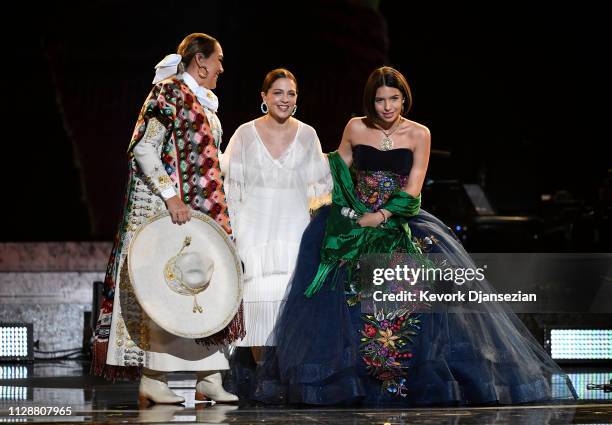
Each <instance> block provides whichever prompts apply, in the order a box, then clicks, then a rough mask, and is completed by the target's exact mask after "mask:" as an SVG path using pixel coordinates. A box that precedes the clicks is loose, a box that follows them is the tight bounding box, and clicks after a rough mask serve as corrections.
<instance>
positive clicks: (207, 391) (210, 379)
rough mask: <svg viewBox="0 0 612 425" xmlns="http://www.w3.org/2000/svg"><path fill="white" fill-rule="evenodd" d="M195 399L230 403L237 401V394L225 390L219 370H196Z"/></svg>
mask: <svg viewBox="0 0 612 425" xmlns="http://www.w3.org/2000/svg"><path fill="white" fill-rule="evenodd" d="M195 399H196V400H197V401H206V400H214V401H217V402H219V403H231V402H234V401H238V396H237V395H235V394H232V393H228V392H227V391H225V389H224V388H223V382H222V379H221V372H219V371H215V370H212V371H211V370H209V371H205V372H198V382H197V384H196V393H195Z"/></svg>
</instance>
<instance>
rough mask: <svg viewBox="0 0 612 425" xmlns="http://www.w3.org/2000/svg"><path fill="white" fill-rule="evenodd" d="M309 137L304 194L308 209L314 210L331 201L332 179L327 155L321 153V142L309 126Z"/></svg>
mask: <svg viewBox="0 0 612 425" xmlns="http://www.w3.org/2000/svg"><path fill="white" fill-rule="evenodd" d="M311 130H312V131H311V135H310V136H311V137H309V139H310V140H308V144H309V149H308V150H307V158H306V162H305V167H304V170H305V176H304V180H305V182H306V194H307V196H308V204H309V208H310V210H315V209H317V208H319V207H320V206H322V205H325V204H329V203H330V202H331V191H332V189H333V180H332V176H331V171H330V169H329V162H328V161H327V155H325V154H323V150H322V149H321V142H320V141H319V137H318V136H317V133H316V131H315V130H314V129H313V128H311Z"/></svg>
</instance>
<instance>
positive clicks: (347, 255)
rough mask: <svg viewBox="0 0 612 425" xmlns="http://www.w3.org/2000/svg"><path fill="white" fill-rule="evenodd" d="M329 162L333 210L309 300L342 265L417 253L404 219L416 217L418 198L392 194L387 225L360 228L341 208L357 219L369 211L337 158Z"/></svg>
mask: <svg viewBox="0 0 612 425" xmlns="http://www.w3.org/2000/svg"><path fill="white" fill-rule="evenodd" d="M328 159H329V166H330V168H331V173H332V177H333V179H334V190H333V192H332V207H331V212H330V214H329V217H328V219H327V225H326V228H325V238H324V239H323V245H322V247H321V263H320V264H319V269H318V271H317V274H316V276H315V278H314V279H313V281H312V283H311V284H310V285H309V286H308V288H307V289H306V291H305V292H304V294H305V295H306V296H307V297H309V298H310V297H312V296H313V295H314V294H315V293H316V292H317V291H319V289H321V286H323V282H325V279H326V278H327V276H328V275H329V273H330V272H331V271H332V270H333V269H334V268H335V267H338V266H339V265H340V264H341V262H347V263H349V264H351V265H355V264H356V262H357V261H358V260H359V258H360V257H361V255H363V254H374V253H377V254H388V253H391V252H395V251H398V250H401V251H405V252H407V253H411V254H412V253H419V252H420V250H419V249H418V248H417V247H416V246H415V244H414V243H413V242H412V237H411V234H410V227H408V222H407V219H408V218H409V217H412V216H414V215H416V214H418V212H419V209H420V206H421V195H420V194H419V196H417V197H416V198H415V197H414V196H412V195H409V194H408V193H406V192H403V191H399V192H396V193H394V194H393V195H391V197H390V198H389V199H388V200H387V202H386V203H385V205H384V209H386V210H387V211H390V212H392V213H393V216H392V217H390V218H389V219H388V220H387V223H386V224H383V225H381V226H379V227H360V226H359V225H358V224H357V221H356V220H352V219H350V218H348V217H344V216H343V215H342V214H341V211H342V208H343V207H348V208H351V209H352V210H354V211H355V212H356V213H357V214H360V215H361V214H364V213H366V212H368V209H367V207H366V206H365V205H364V204H363V202H361V201H360V200H359V199H357V197H356V196H355V187H354V185H353V180H352V179H351V173H350V171H349V169H348V167H347V166H346V164H345V163H344V161H343V160H342V158H341V157H340V154H339V153H338V152H332V153H330V154H329V155H328Z"/></svg>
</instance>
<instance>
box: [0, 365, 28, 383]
mask: <svg viewBox="0 0 612 425" xmlns="http://www.w3.org/2000/svg"><path fill="white" fill-rule="evenodd" d="M31 367H32V365H29V366H25V365H0V381H2V380H6V379H27V378H29V376H30V370H29V369H30V368H31Z"/></svg>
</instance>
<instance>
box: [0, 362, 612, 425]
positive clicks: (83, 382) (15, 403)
mask: <svg viewBox="0 0 612 425" xmlns="http://www.w3.org/2000/svg"><path fill="white" fill-rule="evenodd" d="M88 368H89V365H88V363H86V362H79V361H61V362H36V363H34V364H29V365H18V364H0V422H11V423H14V422H37V423H45V422H54V423H58V422H89V423H125V422H145V423H147V422H148V423H178V422H180V423H211V424H220V423H227V424H249V423H265V424H274V425H276V424H334V425H344V424H549V423H550V424H553V423H554V424H565V423H598V424H601V423H612V393H604V392H603V391H601V390H599V391H598V390H587V389H586V384H587V383H599V384H603V383H608V382H609V381H610V379H612V368H606V369H598V370H593V369H590V370H587V369H574V370H568V372H569V375H570V378H571V379H572V381H573V382H574V385H575V386H576V389H577V391H578V393H579V395H580V396H581V399H580V400H578V401H575V402H568V403H563V404H555V405H523V406H505V407H474V408H410V409H382V408H377V409H372V408H356V407H352V408H306V407H304V408H298V407H294V408H278V407H269V406H261V405H253V404H250V403H245V402H243V403H240V404H238V405H224V404H217V405H215V406H210V405H207V404H204V403H194V388H193V387H194V385H195V376H193V375H191V374H187V373H185V374H182V373H181V374H178V373H177V374H171V375H170V377H169V383H170V386H171V387H172V388H173V389H174V391H175V392H177V393H179V394H181V395H182V396H184V397H185V399H186V402H185V404H184V405H183V406H167V405H153V406H149V407H139V406H138V403H137V383H117V384H111V383H109V382H106V381H104V380H102V379H100V378H95V377H91V376H89V375H88V374H87V371H88ZM44 407H52V408H54V407H55V408H56V409H53V413H52V414H47V415H42V414H41V413H44V412H41V410H42V408H44ZM62 407H63V408H64V410H63V412H64V415H61V414H60V412H61V408H62ZM36 408H38V411H37V410H36ZM57 408H59V409H57ZM68 408H69V409H68ZM68 410H70V414H69V415H68V414H66V413H67V412H68Z"/></svg>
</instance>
